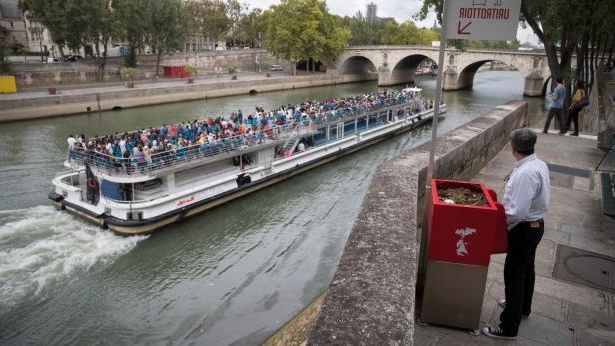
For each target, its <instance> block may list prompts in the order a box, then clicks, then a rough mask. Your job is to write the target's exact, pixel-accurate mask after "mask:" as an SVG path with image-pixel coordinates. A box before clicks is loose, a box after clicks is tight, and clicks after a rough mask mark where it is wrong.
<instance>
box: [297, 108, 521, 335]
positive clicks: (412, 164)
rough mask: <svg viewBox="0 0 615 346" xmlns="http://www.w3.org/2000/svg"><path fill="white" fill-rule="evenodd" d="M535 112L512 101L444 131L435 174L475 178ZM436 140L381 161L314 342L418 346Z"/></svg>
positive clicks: (315, 330)
mask: <svg viewBox="0 0 615 346" xmlns="http://www.w3.org/2000/svg"><path fill="white" fill-rule="evenodd" d="M527 113H528V106H527V103H525V102H523V101H510V102H508V103H506V104H504V105H501V106H498V107H496V108H495V109H493V110H491V111H490V112H487V113H485V114H483V115H482V116H480V117H478V118H476V119H474V120H472V121H470V122H468V123H466V124H465V125H463V126H460V127H459V128H457V129H455V130H453V131H451V132H449V133H446V134H444V135H442V136H440V137H439V138H438V140H437V143H436V145H437V148H436V151H435V152H436V159H435V172H436V174H435V177H437V178H441V179H462V180H463V179H470V178H471V177H473V176H475V175H476V174H477V173H478V172H479V171H480V169H481V168H482V167H483V166H485V165H486V164H487V163H488V162H489V161H490V160H491V159H492V158H493V157H494V156H495V155H496V154H497V153H498V152H499V151H500V150H501V149H502V148H503V147H504V145H505V144H506V143H507V142H508V141H509V137H510V133H511V131H512V130H514V129H515V128H519V127H522V126H524V125H525V124H526V119H527ZM430 146H431V143H430V142H429V143H425V144H423V145H421V146H419V147H417V148H415V149H412V150H410V151H408V152H407V153H405V154H403V155H401V156H399V157H397V158H395V159H393V160H391V161H389V162H387V163H384V164H383V165H381V166H380V167H378V169H377V171H376V173H375V175H374V178H373V181H372V183H371V184H370V187H369V190H368V192H367V194H366V196H365V198H364V200H363V204H362V206H361V210H360V212H359V215H358V217H357V219H356V220H355V223H354V227H353V229H352V232H351V234H350V236H349V238H348V241H347V243H346V246H345V248H344V252H343V254H342V257H341V259H340V263H339V266H338V269H337V271H336V273H335V275H334V277H333V280H332V282H331V284H330V286H329V288H328V292H327V297H326V298H325V301H324V303H323V306H322V310H321V313H320V314H319V316H318V319H317V321H316V323H315V324H314V327H313V329H312V331H311V333H310V337H309V339H308V341H307V345H384V344H386V345H412V344H413V335H414V318H415V310H414V309H415V296H416V292H415V287H416V286H417V278H418V276H419V263H420V258H419V256H420V240H421V238H423V237H421V234H420V232H421V229H420V227H421V224H422V216H423V204H424V196H425V187H426V185H427V181H426V179H427V166H428V161H429V152H430ZM419 286H420V285H419Z"/></svg>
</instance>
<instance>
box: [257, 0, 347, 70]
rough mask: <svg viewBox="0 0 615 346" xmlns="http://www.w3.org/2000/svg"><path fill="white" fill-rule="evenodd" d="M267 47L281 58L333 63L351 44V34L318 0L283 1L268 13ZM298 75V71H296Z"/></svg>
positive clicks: (323, 3)
mask: <svg viewBox="0 0 615 346" xmlns="http://www.w3.org/2000/svg"><path fill="white" fill-rule="evenodd" d="M266 16H267V18H268V21H267V33H266V39H265V42H264V44H265V47H266V48H267V50H268V51H269V52H270V53H271V54H273V55H274V56H275V57H277V58H279V59H285V60H291V61H293V62H297V61H299V60H301V59H303V60H305V61H309V60H310V59H312V60H313V61H317V60H320V59H321V58H322V59H325V60H329V61H330V60H332V59H333V58H334V57H335V56H337V55H338V54H339V53H340V52H341V50H342V49H344V48H345V47H346V45H347V42H348V40H349V39H350V32H349V31H348V30H347V29H346V28H344V27H343V25H342V24H341V21H340V20H339V17H337V18H335V17H334V16H333V15H331V14H329V13H328V11H327V7H326V3H325V2H324V1H318V0H282V2H281V3H280V4H279V5H276V6H271V8H270V10H267V11H266ZM295 72H296V71H295Z"/></svg>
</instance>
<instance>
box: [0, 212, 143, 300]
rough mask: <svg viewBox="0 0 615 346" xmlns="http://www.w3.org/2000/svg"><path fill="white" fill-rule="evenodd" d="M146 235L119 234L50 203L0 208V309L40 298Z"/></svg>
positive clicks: (124, 251) (118, 254)
mask: <svg viewBox="0 0 615 346" xmlns="http://www.w3.org/2000/svg"><path fill="white" fill-rule="evenodd" d="M146 238H147V236H136V237H121V236H117V235H114V234H113V233H112V232H111V231H109V230H103V229H101V228H99V227H97V226H94V225H91V224H88V223H85V222H83V221H81V220H78V219H77V218H75V217H73V216H71V215H69V214H68V213H66V212H60V211H57V210H56V209H55V208H54V207H52V206H37V207H33V208H27V209H19V210H2V211H0V297H2V299H0V310H3V309H5V308H8V307H11V306H14V305H16V304H18V303H19V302H21V301H23V300H24V299H26V298H27V299H37V298H44V297H45V296H46V295H47V294H48V293H49V292H50V291H51V290H53V288H54V287H58V285H62V284H64V283H65V282H68V281H69V280H70V279H71V278H72V276H74V275H75V274H76V273H78V272H81V271H87V270H89V269H90V268H92V266H94V265H97V264H103V265H104V264H109V263H111V262H112V261H113V260H115V259H116V258H118V257H119V256H121V255H123V254H125V253H127V252H129V251H130V250H131V249H132V248H134V247H135V246H136V245H137V243H139V242H140V241H141V240H143V239H146Z"/></svg>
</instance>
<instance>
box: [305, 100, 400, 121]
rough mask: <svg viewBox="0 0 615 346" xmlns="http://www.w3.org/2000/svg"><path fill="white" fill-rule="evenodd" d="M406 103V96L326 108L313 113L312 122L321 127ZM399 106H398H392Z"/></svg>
mask: <svg viewBox="0 0 615 346" xmlns="http://www.w3.org/2000/svg"><path fill="white" fill-rule="evenodd" d="M407 103H408V99H407V98H406V97H403V96H402V97H397V98H391V99H386V100H382V101H380V102H379V103H376V104H370V105H365V104H357V105H353V106H349V107H342V108H338V109H335V110H328V111H325V112H323V113H318V114H315V115H314V118H313V122H314V124H315V125H316V126H318V127H322V126H326V125H329V124H335V123H337V122H339V121H340V120H344V121H345V120H352V119H354V118H358V117H360V116H363V115H366V114H372V113H377V112H379V111H381V110H385V109H386V110H388V109H390V108H391V107H394V106H403V105H406V104H407ZM394 108H399V107H394Z"/></svg>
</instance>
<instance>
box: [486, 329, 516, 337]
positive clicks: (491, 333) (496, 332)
mask: <svg viewBox="0 0 615 346" xmlns="http://www.w3.org/2000/svg"><path fill="white" fill-rule="evenodd" d="M483 334H485V335H487V336H488V337H490V338H496V339H503V340H517V336H516V335H512V334H508V333H505V332H504V331H503V330H502V328H500V326H491V327H485V328H483Z"/></svg>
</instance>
